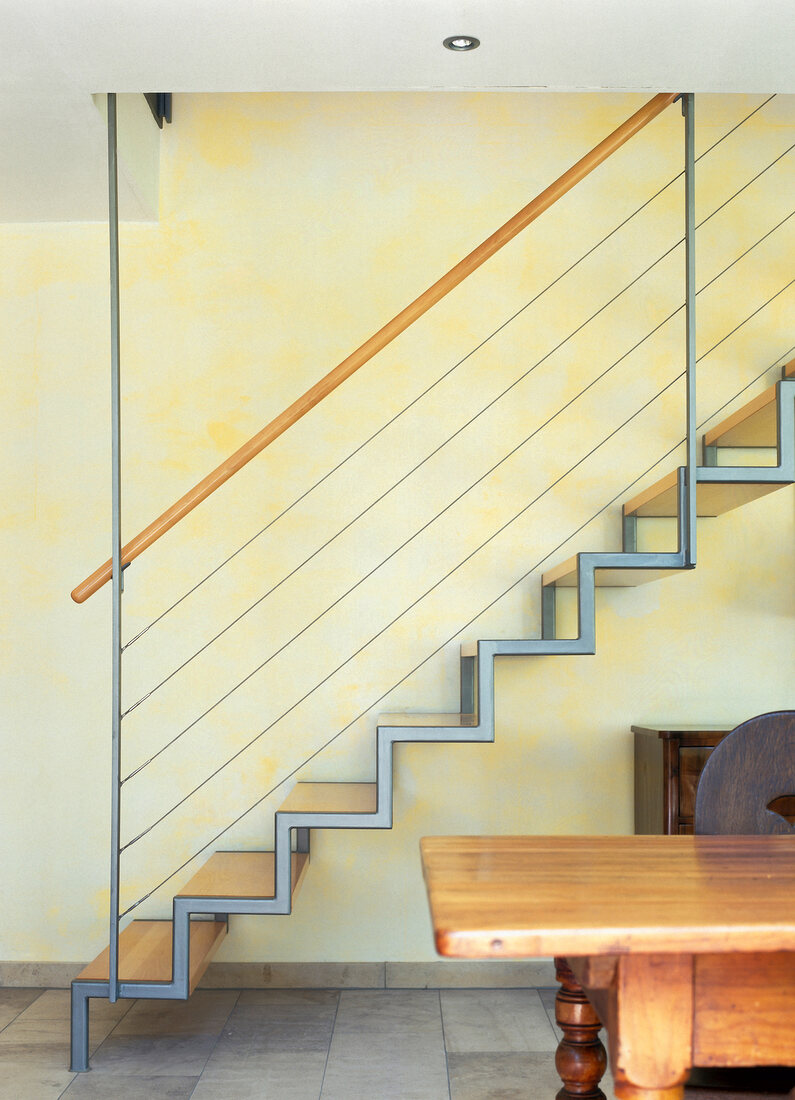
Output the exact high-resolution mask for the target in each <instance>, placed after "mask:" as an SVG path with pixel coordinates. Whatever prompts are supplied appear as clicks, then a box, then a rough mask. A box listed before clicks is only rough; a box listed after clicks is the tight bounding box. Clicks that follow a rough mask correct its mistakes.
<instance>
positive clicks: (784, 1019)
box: [421, 835, 795, 1100]
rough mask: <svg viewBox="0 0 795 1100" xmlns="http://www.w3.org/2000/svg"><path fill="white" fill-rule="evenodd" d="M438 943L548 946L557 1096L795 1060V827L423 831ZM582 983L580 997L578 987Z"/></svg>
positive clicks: (667, 1097)
mask: <svg viewBox="0 0 795 1100" xmlns="http://www.w3.org/2000/svg"><path fill="white" fill-rule="evenodd" d="M421 848H422V860H423V868H424V873H425V880H426V884H427V888H428V897H429V900H430V906H431V917H432V920H433V928H434V934H435V938H436V947H437V950H438V951H439V952H440V954H442V955H450V956H456V957H459V958H470V959H471V958H521V957H525V958H527V957H534V956H536V957H537V956H546V955H552V956H557V957H556V963H557V965H558V977H559V979H560V980H561V982H562V989H561V992H560V993H559V994H558V1001H557V1009H556V1014H557V1017H558V1022H559V1024H560V1026H561V1028H562V1030H563V1032H564V1039H563V1040H562V1041H561V1044H560V1047H559V1049H558V1053H557V1055H556V1064H557V1066H558V1070H559V1072H560V1073H561V1077H562V1078H563V1082H564V1087H563V1089H562V1090H561V1092H559V1093H558V1097H559V1098H561V1100H567V1098H569V1097H571V1098H574V1097H579V1098H580V1100H585V1098H588V1100H598V1098H600V1097H603V1093H602V1092H601V1090H600V1089H599V1080H600V1079H601V1076H602V1073H603V1072H604V1069H605V1054H604V1048H603V1047H602V1045H601V1042H600V1041H599V1038H598V1031H599V1028H600V1024H601V1023H603V1024H604V1026H605V1027H606V1029H607V1033H608V1040H609V1049H610V1064H611V1068H612V1071H613V1078H614V1081H615V1093H616V1096H617V1097H619V1098H621V1100H681V1098H682V1096H683V1093H684V1082H685V1080H686V1078H687V1075H688V1072H689V1070H690V1067H691V1066H694V1065H697V1066H710V1067H713V1066H751V1065H795V835H793V836H759V837H736V836H735V837H714V836H701V837H693V836H626V837H625V836H609V837H510V836H495V837H426V838H425V839H423V841H422V842H421ZM583 990H584V991H585V993H584V994H583Z"/></svg>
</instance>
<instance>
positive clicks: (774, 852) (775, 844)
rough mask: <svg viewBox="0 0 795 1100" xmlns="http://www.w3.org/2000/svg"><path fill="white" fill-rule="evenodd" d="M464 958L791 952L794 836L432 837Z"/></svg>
mask: <svg viewBox="0 0 795 1100" xmlns="http://www.w3.org/2000/svg"><path fill="white" fill-rule="evenodd" d="M421 850H422V861H423V870H424V874H425V882H426V885H427V888H428V897H429V900H430V906H431V918H432V921H433V928H434V935H435V938H436V948H437V950H438V951H439V953H440V954H442V955H451V956H456V957H459V958H522V957H524V958H528V957H532V956H548V955H570V956H577V955H620V954H625V953H650V952H651V953H653V952H679V953H691V952H693V953H696V952H698V953H702V952H710V953H711V952H728V951H732V952H736V951H741V952H745V951H795V834H793V835H792V836H747V837H746V836H743V837H738V836H732V837H723V836H720V837H718V836H605V837H585V836H552V837H540V836H493V837H466V836H463V837H425V838H424V839H423V840H422V841H421Z"/></svg>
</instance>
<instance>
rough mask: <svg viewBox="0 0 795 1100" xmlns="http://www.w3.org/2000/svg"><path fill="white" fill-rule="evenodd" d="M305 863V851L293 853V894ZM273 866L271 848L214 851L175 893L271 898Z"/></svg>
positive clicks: (307, 858) (305, 866)
mask: <svg viewBox="0 0 795 1100" xmlns="http://www.w3.org/2000/svg"><path fill="white" fill-rule="evenodd" d="M308 865H309V853H308V852H293V853H292V872H293V873H292V883H293V897H295V895H296V893H297V891H298V887H299V886H300V884H301V882H302V880H303V877H304V874H305V872H306V868H307V866H308ZM274 867H275V857H274V854H273V852H215V853H214V854H213V855H212V856H210V858H209V859H208V860H207V862H206V863H205V864H204V865H203V866H202V867H200V868H199V870H198V871H197V872H196V874H195V875H194V876H193V878H192V879H191V880H190V882H188V883H186V885H185V886H184V887H183V888H182V889H181V890H180V892H179V894H177V897H183V898H185V897H187V898H272V897H274V895H275V890H274Z"/></svg>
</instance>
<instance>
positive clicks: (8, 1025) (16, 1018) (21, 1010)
mask: <svg viewBox="0 0 795 1100" xmlns="http://www.w3.org/2000/svg"><path fill="white" fill-rule="evenodd" d="M6 988H7V989H13V988H14V987H13V986H7V987H6ZM49 992H50V991H49V989H41V990H39V996H38V997H34V998H33V1000H32V1001H31V1002H30V1004H28V1005H25V1007H24V1008H20V1010H19V1012H17V1014H16V1016H12V1017H11V1019H10V1020H9V1021H8V1023H5V1024H3V1026H2V1027H0V1035H2V1034H3V1032H4V1031H5V1029H6V1028H7V1027H11V1025H12V1024H14V1023H16V1022H17V1020H18V1019H19V1017H20V1016H21V1015H22V1013H23V1012H27V1011H28V1009H29V1008H32V1007H33V1005H35V1003H36V1001H38V1000H39V999H40V998H41V997H43V996H44V994H45V993H49Z"/></svg>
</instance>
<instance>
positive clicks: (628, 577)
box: [541, 554, 681, 588]
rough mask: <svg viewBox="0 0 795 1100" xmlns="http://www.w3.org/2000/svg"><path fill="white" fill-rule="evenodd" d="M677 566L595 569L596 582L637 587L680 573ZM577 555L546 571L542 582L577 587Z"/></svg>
mask: <svg viewBox="0 0 795 1100" xmlns="http://www.w3.org/2000/svg"><path fill="white" fill-rule="evenodd" d="M679 572H681V570H679V569H676V568H669V569H665V568H662V569H632V568H630V567H629V566H627V567H626V568H624V569H619V568H612V569H599V568H597V569H596V570H595V571H594V584H595V585H596V587H597V588H637V586H638V585H640V584H647V583H648V582H649V581H657V580H660V579H661V578H662V577H669V576H671V574H672V573H679ZM577 575H578V570H577V555H576V554H575V555H574V557H572V558H569V559H568V561H564V562H561V564H560V565H556V566H555V567H554V568H553V569H550V570H549V571H548V572H547V573H544V575H543V578H542V580H541V583H542V584H543V585H545V586H548V585H552V584H554V585H555V586H556V587H557V588H576V586H577Z"/></svg>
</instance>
